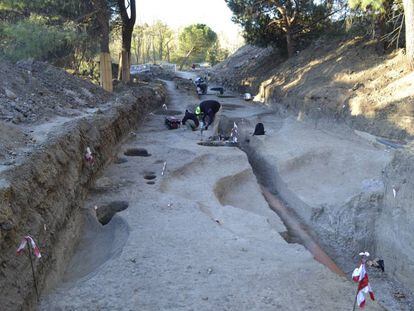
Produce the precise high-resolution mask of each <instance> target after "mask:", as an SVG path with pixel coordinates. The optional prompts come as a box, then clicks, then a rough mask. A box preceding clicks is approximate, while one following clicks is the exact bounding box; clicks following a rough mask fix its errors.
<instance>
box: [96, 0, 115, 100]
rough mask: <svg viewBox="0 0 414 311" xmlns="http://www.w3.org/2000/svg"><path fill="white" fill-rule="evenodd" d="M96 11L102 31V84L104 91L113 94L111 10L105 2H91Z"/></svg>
mask: <svg viewBox="0 0 414 311" xmlns="http://www.w3.org/2000/svg"><path fill="white" fill-rule="evenodd" d="M91 1H92V4H93V6H94V8H95V11H96V15H95V16H96V21H97V23H98V25H99V30H100V34H99V36H100V58H99V68H100V83H101V86H102V87H103V88H104V90H106V91H108V92H112V90H113V86H112V62H111V54H110V52H109V9H108V5H107V3H106V1H105V0H91Z"/></svg>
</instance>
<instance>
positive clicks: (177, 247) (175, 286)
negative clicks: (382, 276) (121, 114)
mask: <svg viewBox="0 0 414 311" xmlns="http://www.w3.org/2000/svg"><path fill="white" fill-rule="evenodd" d="M169 89H170V95H171V103H170V105H169V108H170V109H174V110H180V111H183V109H185V107H186V106H187V105H188V104H191V103H194V104H195V103H196V102H195V99H194V97H192V96H185V95H182V94H181V95H180V94H178V92H177V91H176V90H175V87H174V85H173V84H171V83H170V84H169ZM226 102H227V104H228V105H227V109H225V110H224V115H225V116H226V115H227V118H228V117H229V116H231V117H235V116H236V117H237V118H240V122H242V123H244V122H246V124H247V125H248V124H251V125H254V122H255V121H256V120H257V119H258V118H259V119H260V118H261V116H264V115H266V113H267V111H266V110H263V109H261V108H257V107H249V108H243V107H239V106H231V105H232V100H231V99H228V100H226ZM244 109H246V111H252V112H253V111H255V113H256V116H255V117H254V118H253V119H252V120H248V119H247V117H248V113H247V114H246V112H243V113H242V112H241V110H244ZM245 118H246V119H245ZM275 124H276V125H277V126H279V125H282V122H281V121H280V120H279V121H276V122H275ZM199 139H200V134H199V132H190V131H187V130H184V129H178V130H173V131H169V130H167V129H165V127H164V126H163V116H161V115H156V114H153V115H150V116H149V117H148V121H147V122H146V124H145V126H143V127H142V128H141V130H139V131H138V132H136V133H133V135H131V138H130V140H129V141H128V142H127V143H126V144H125V145H124V146H123V147H122V148H121V149H120V150H119V157H120V158H121V159H126V160H127V162H124V161H123V160H119V161H117V162H116V163H120V164H113V165H111V166H110V167H109V168H108V169H107V171H106V172H105V175H104V176H103V177H104V178H106V179H104V180H103V181H102V180H101V184H100V187H98V188H99V189H100V191H97V192H96V193H92V194H91V196H90V198H89V201H88V203H87V204H86V206H85V213H86V214H87V215H92V216H93V214H94V206H97V207H98V208H99V206H102V205H105V204H107V203H108V202H111V201H115V200H124V201H128V203H129V207H128V208H127V209H126V210H124V211H122V212H119V213H118V214H116V215H115V216H114V218H113V219H112V221H111V222H110V223H109V224H108V225H107V228H105V227H103V228H101V229H99V230H97V229H96V225H91V226H87V227H85V228H84V232H85V234H84V235H85V239H84V240H83V241H81V243H80V246H79V249H78V253H77V255H76V256H75V257H74V258H73V262H72V264H71V265H70V266H69V268H68V270H67V272H66V276H65V278H64V282H62V283H61V284H59V285H57V286H56V288H55V289H54V290H53V291H51V292H50V294H49V295H46V296H44V297H43V299H42V302H41V304H40V306H39V308H40V309H41V310H97V309H98V310H292V311H293V310H295V311H296V310H348V309H351V308H352V304H353V298H354V294H355V285H354V284H352V283H351V282H349V281H348V280H346V279H344V278H342V277H339V276H338V275H336V274H334V273H332V272H331V271H330V270H329V269H328V268H326V267H324V266H323V265H321V264H320V263H318V262H317V261H315V260H314V259H313V258H312V256H311V254H310V253H309V252H308V251H307V250H306V249H305V248H304V247H303V246H301V245H299V244H289V243H287V242H286V241H285V239H284V238H283V237H282V236H281V235H280V234H279V233H281V232H285V231H286V228H285V226H284V225H283V223H282V222H281V220H280V219H279V217H277V216H276V214H273V213H270V212H269V208H268V205H267V203H266V201H265V200H264V198H263V196H262V194H261V192H260V188H259V187H258V184H257V182H256V178H255V176H254V174H253V172H252V169H251V167H250V164H249V162H248V159H247V156H246V155H245V154H244V153H243V152H242V151H241V150H239V149H236V148H216V147H214V148H213V147H203V146H199V145H197V142H198V141H199ZM133 147H139V148H146V149H147V150H148V152H149V153H150V154H151V156H149V157H126V156H124V155H123V153H124V151H125V150H126V149H128V148H133ZM165 162H166V171H165V175H164V176H162V175H161V172H162V169H163V165H164V163H165ZM153 176H155V178H154V177H153ZM151 181H152V182H154V184H149V183H151ZM224 189H226V191H223V190H224ZM89 217H90V216H89ZM103 230H108V231H109V232H112V236H111V235H109V236H108V237H110V238H105V237H102V235H104V233H103ZM94 235H95V237H94ZM119 246H123V247H119ZM104 248H105V249H113V250H114V251H109V250H106V251H102V249H104ZM381 309H382V308H381V307H379V306H378V305H377V304H376V303H373V302H368V306H367V310H381Z"/></svg>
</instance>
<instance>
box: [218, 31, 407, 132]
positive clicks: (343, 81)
mask: <svg viewBox="0 0 414 311" xmlns="http://www.w3.org/2000/svg"><path fill="white" fill-rule="evenodd" d="M249 51H250V52H249ZM240 55H244V57H243V58H242V57H240ZM212 75H213V77H214V78H215V79H216V80H217V81H219V82H220V83H223V84H225V85H227V86H229V87H233V88H234V89H239V90H241V89H243V86H245V85H246V84H247V85H248V86H249V87H248V88H247V90H250V91H251V92H252V93H253V94H255V95H256V97H255V100H257V101H261V102H264V103H266V104H268V105H270V106H272V107H274V108H275V109H277V110H279V111H281V112H283V113H289V114H295V115H300V117H301V118H303V119H305V118H307V119H313V120H315V119H316V120H318V119H323V118H329V119H332V120H334V121H335V122H345V123H347V124H348V125H350V126H351V127H353V128H356V129H359V130H363V131H368V132H370V133H372V134H375V135H378V136H383V137H388V138H395V139H404V138H407V137H412V136H413V135H414V123H413V121H414V119H413V118H414V117H413V115H412V111H413V109H414V73H412V72H410V71H409V70H407V69H406V66H405V63H404V55H403V52H402V51H401V50H400V51H396V52H394V53H391V54H389V55H383V56H378V54H377V53H376V52H375V44H374V43H373V42H371V41H369V40H367V39H366V38H354V39H320V40H318V41H316V42H315V43H314V44H313V45H312V46H310V47H309V48H307V49H306V50H303V51H300V52H299V53H298V54H297V55H295V56H294V57H292V58H290V59H288V60H286V61H285V60H284V59H281V58H280V57H278V56H277V54H274V53H269V52H267V53H266V52H265V51H264V50H263V49H258V48H252V47H250V48H247V47H245V48H243V49H241V50H240V51H239V52H238V53H236V54H235V55H234V56H231V57H230V59H229V60H227V61H226V62H224V63H223V64H221V65H218V66H217V67H215V68H214V69H213V73H212ZM248 81H251V83H250V82H248Z"/></svg>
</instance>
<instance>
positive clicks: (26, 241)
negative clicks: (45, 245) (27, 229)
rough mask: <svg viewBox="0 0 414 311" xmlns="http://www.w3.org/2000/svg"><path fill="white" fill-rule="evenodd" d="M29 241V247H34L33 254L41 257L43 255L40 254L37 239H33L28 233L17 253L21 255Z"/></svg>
mask: <svg viewBox="0 0 414 311" xmlns="http://www.w3.org/2000/svg"><path fill="white" fill-rule="evenodd" d="M27 243H29V247H31V248H32V249H33V254H34V255H35V256H36V257H37V258H41V257H42V255H41V254H40V250H39V248H38V247H37V245H36V243H35V241H34V240H33V238H32V237H31V236H30V235H26V236H25V237H24V238H23V239H22V241H21V242H20V245H19V247H18V249H17V255H21V254H22V253H23V251H24V249H25V248H26V246H27Z"/></svg>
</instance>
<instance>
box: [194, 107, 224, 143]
mask: <svg viewBox="0 0 414 311" xmlns="http://www.w3.org/2000/svg"><path fill="white" fill-rule="evenodd" d="M197 110H199V112H200V113H201V114H202V116H203V117H202V121H203V124H204V129H205V130H208V128H209V126H210V125H212V127H213V136H217V135H218V126H219V122H220V116H221V110H222V108H221V105H220V103H219V102H218V101H216V100H205V101H202V102H201V103H200V105H199V107H198V108H197V109H196V113H197Z"/></svg>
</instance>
